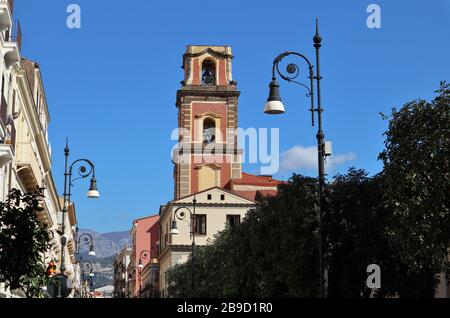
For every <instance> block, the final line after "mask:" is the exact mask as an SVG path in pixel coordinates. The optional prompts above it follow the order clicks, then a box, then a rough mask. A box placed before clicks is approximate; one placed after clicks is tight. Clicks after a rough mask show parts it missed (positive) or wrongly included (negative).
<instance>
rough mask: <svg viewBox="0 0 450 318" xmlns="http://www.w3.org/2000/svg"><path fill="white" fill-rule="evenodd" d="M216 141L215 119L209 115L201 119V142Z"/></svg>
mask: <svg viewBox="0 0 450 318" xmlns="http://www.w3.org/2000/svg"><path fill="white" fill-rule="evenodd" d="M215 141H216V121H215V120H214V119H212V118H210V117H208V118H205V119H204V120H203V143H205V144H210V143H212V142H215Z"/></svg>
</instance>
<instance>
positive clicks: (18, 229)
mask: <svg viewBox="0 0 450 318" xmlns="http://www.w3.org/2000/svg"><path fill="white" fill-rule="evenodd" d="M41 212H42V207H41V206H40V202H39V199H38V197H37V195H34V194H22V193H21V192H20V190H17V189H13V190H12V191H11V192H10V194H9V195H8V198H7V200H6V202H0V280H2V281H5V282H6V286H7V287H9V288H10V289H12V290H14V289H21V290H22V291H23V292H24V293H25V295H26V296H27V297H38V296H39V295H40V293H41V290H42V287H43V286H45V284H46V283H47V275H46V265H45V263H44V257H43V254H44V253H45V252H46V251H47V250H48V249H49V248H50V236H49V233H48V231H47V230H46V228H45V226H44V225H43V224H42V223H41V222H40V221H39V220H38V219H37V217H36V214H37V213H41Z"/></svg>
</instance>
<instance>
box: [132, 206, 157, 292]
mask: <svg viewBox="0 0 450 318" xmlns="http://www.w3.org/2000/svg"><path fill="white" fill-rule="evenodd" d="M158 221H159V215H153V216H149V217H144V218H140V219H137V220H134V222H133V227H132V228H131V238H132V242H133V246H132V248H131V256H130V263H129V264H128V266H127V273H128V291H129V292H128V297H130V298H138V297H140V296H141V292H142V288H143V286H142V283H143V282H142V269H143V268H145V266H146V265H147V264H148V263H149V262H150V261H151V254H152V252H151V249H152V247H153V246H155V245H156V244H157V241H158V240H159V226H158Z"/></svg>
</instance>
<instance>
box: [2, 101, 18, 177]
mask: <svg viewBox="0 0 450 318" xmlns="http://www.w3.org/2000/svg"><path fill="white" fill-rule="evenodd" d="M0 95H1V104H0V168H2V167H3V166H4V165H5V164H6V163H8V162H9V161H11V159H12V158H13V156H14V144H15V138H16V129H15V128H14V125H12V126H9V127H8V126H7V125H6V124H7V119H8V118H7V109H8V104H7V103H6V100H5V97H4V96H3V94H1V93H0Z"/></svg>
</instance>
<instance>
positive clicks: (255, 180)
mask: <svg viewBox="0 0 450 318" xmlns="http://www.w3.org/2000/svg"><path fill="white" fill-rule="evenodd" d="M231 183H232V184H246V185H263V186H272V187H276V186H277V185H279V184H280V183H282V181H279V180H275V179H273V178H272V176H257V175H254V174H249V173H245V172H243V173H242V178H241V179H233V180H231Z"/></svg>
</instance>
